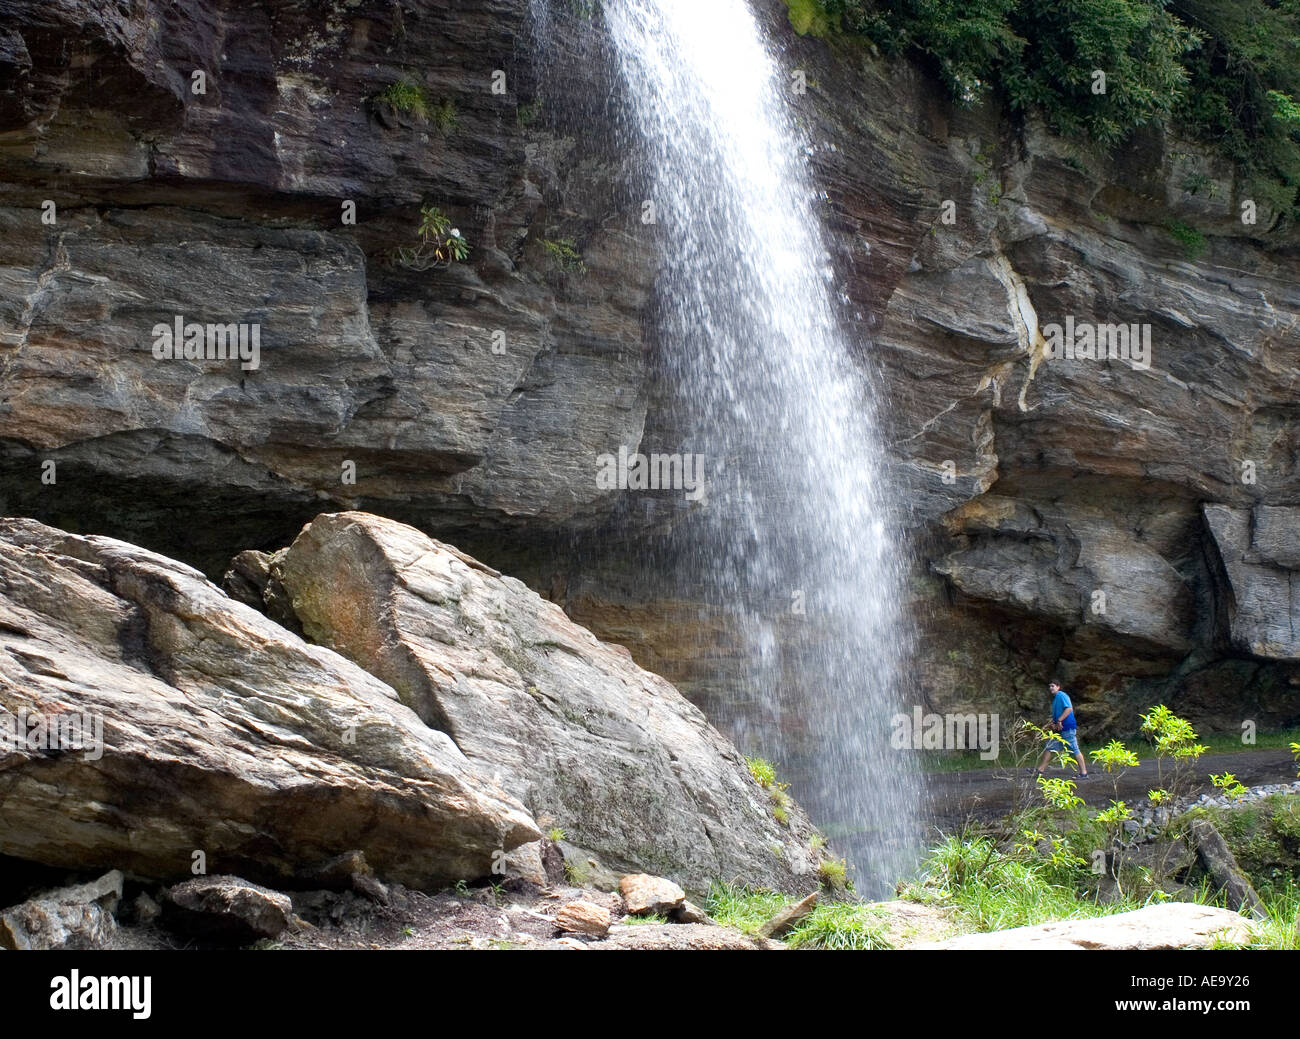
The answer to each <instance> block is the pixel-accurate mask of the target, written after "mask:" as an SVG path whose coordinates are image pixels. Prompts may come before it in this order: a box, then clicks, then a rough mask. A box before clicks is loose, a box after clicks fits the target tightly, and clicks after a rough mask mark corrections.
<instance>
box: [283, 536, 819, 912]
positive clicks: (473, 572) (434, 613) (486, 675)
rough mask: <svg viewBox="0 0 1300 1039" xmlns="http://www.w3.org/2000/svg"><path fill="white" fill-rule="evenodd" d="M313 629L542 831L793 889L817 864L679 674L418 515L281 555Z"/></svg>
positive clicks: (666, 869) (618, 862) (791, 816)
mask: <svg viewBox="0 0 1300 1039" xmlns="http://www.w3.org/2000/svg"><path fill="white" fill-rule="evenodd" d="M274 569H275V571H276V577H275V580H277V581H278V582H279V583H280V584H281V585H282V587H283V589H284V591H285V592H286V593H287V595H288V598H289V601H291V603H292V606H293V610H294V612H295V614H296V616H297V618H298V620H299V621H300V623H301V624H302V627H303V630H304V632H305V633H306V635H307V637H308V638H310V639H313V640H314V641H317V642H320V643H322V644H324V645H326V646H329V647H330V648H332V649H335V650H337V651H338V652H339V653H342V654H343V655H344V656H346V657H349V658H350V659H352V660H354V661H356V662H357V663H358V664H360V665H361V666H362V667H364V668H365V669H366V670H367V671H369V672H371V673H372V674H374V675H376V676H377V677H379V678H380V679H382V680H383V681H385V682H387V683H388V684H389V685H390V686H392V688H394V689H396V690H397V692H398V693H399V695H400V696H401V697H402V700H403V702H404V703H406V704H407V705H409V706H410V707H411V708H412V709H413V710H415V712H416V713H417V714H419V715H420V717H421V718H423V719H424V720H425V721H426V722H427V723H428V724H429V725H431V726H434V727H436V728H438V729H441V730H442V731H444V732H446V733H448V734H449V735H450V736H451V737H452V739H454V740H455V741H456V745H457V746H458V747H459V748H460V749H461V750H462V751H463V752H464V753H465V755H466V756H467V757H468V758H469V759H470V760H471V761H472V762H475V763H476V764H478V765H479V766H480V767H481V768H483V769H484V770H485V771H487V772H489V773H490V774H493V775H494V776H497V777H499V780H500V782H501V785H502V786H503V787H504V788H505V789H506V790H507V791H509V792H510V793H511V794H513V795H514V796H515V797H517V798H518V799H519V800H520V801H522V802H523V803H524V804H525V805H526V806H527V807H528V808H529V810H530V811H532V812H533V813H534V815H536V816H537V818H538V820H539V822H541V823H542V825H543V826H558V827H560V828H562V829H563V830H564V831H565V833H566V838H567V840H568V841H569V842H570V843H572V844H573V845H575V846H576V847H578V848H581V849H584V850H586V851H588V852H590V853H592V854H593V855H594V856H595V857H596V858H597V859H598V860H599V861H600V862H601V863H602V864H603V865H604V866H605V867H608V868H611V869H615V870H618V871H620V872H628V873H636V872H647V873H654V874H656V875H662V876H668V877H671V878H673V879H674V880H676V881H677V882H678V883H680V884H682V885H683V886H685V887H687V888H689V889H691V890H696V891H698V890H702V889H704V888H707V886H708V884H709V882H710V881H712V880H714V879H716V878H727V879H730V878H734V877H742V878H744V879H745V880H747V881H749V882H751V883H756V884H764V885H768V886H771V887H776V888H783V889H788V888H789V887H791V886H792V885H793V884H794V883H795V881H796V879H797V878H799V877H808V876H810V875H811V874H812V872H813V871H814V869H815V867H816V863H815V861H814V858H813V855H812V853H811V851H810V843H811V836H812V832H811V828H810V826H809V824H808V822H807V818H806V816H805V815H804V814H803V813H802V811H800V810H799V809H798V808H797V806H793V805H792V806H791V808H790V810H789V812H788V818H787V820H786V823H785V824H784V825H783V824H782V823H780V822H778V821H777V820H776V819H775V818H774V816H773V812H772V807H773V805H772V802H771V798H770V796H769V795H768V794H767V793H766V792H764V791H763V789H762V788H760V787H759V785H758V784H757V783H756V782H754V780H753V778H752V777H751V776H750V774H749V771H748V767H747V765H746V763H745V761H744V759H743V758H742V757H741V755H740V754H739V753H738V752H737V750H736V748H735V747H734V746H733V745H732V744H731V743H730V742H729V741H728V740H726V739H725V738H724V737H723V736H721V735H720V734H719V733H718V732H717V731H716V730H715V729H714V728H713V727H712V726H711V725H710V724H709V723H708V721H707V720H706V719H705V717H704V715H703V714H702V713H701V712H700V711H699V710H698V709H697V708H695V707H694V706H693V705H692V704H691V703H690V702H689V701H687V700H686V699H685V698H684V697H682V696H681V695H680V694H679V693H678V692H677V690H676V689H674V688H673V687H672V686H671V685H670V684H669V683H668V682H667V681H665V680H664V679H662V678H660V677H659V676H657V675H654V674H651V673H649V672H647V671H644V670H642V669H641V668H640V667H638V666H637V665H636V664H635V663H633V661H632V658H631V656H630V655H629V654H628V653H627V651H626V650H624V649H622V648H621V647H618V646H612V645H608V644H605V643H602V642H600V641H598V640H597V639H596V638H595V637H594V636H593V635H592V634H591V633H590V632H588V631H587V630H585V629H583V628H580V627H578V626H577V625H576V624H574V623H573V622H571V621H570V620H569V619H568V618H567V617H566V616H565V615H564V613H563V612H562V611H561V610H560V609H559V607H557V606H555V605H554V604H552V603H549V602H547V601H546V600H544V599H542V598H541V597H539V596H538V595H536V594H535V593H533V592H532V591H530V590H529V589H527V588H526V587H525V586H524V585H523V584H521V583H520V582H519V581H516V580H514V579H512V578H509V577H503V576H502V575H501V574H499V573H497V572H496V571H495V570H492V569H491V568H489V567H487V566H484V565H483V564H482V563H479V562H477V561H476V560H474V559H472V558H470V557H469V556H467V555H465V554H464V553H462V552H460V551H458V550H456V549H454V548H452V547H450V546H448V545H444V544H442V543H440V542H437V541H434V540H432V539H430V538H428V537H426V536H425V535H424V534H422V533H420V532H419V531H418V530H416V529H414V528H413V527H409V526H406V525H404V524H401V523H397V522H395V521H392V520H387V519H382V518H380V517H377V516H372V515H368V514H366V513H359V512H346V513H338V514H332V515H323V516H318V517H317V518H316V519H315V520H314V521H313V522H312V523H310V524H309V525H308V526H306V527H305V528H304V529H303V531H302V533H301V534H300V535H299V536H298V538H297V540H295V541H294V543H293V545H292V546H291V547H290V548H289V550H288V552H286V553H284V555H283V556H281V557H279V559H278V562H277V563H276V565H275V567H274Z"/></svg>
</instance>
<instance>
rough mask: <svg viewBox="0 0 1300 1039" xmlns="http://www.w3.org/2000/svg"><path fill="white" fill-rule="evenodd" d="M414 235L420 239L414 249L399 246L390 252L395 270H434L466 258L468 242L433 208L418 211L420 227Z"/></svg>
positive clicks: (422, 207) (446, 218) (427, 207)
mask: <svg viewBox="0 0 1300 1039" xmlns="http://www.w3.org/2000/svg"><path fill="white" fill-rule="evenodd" d="M416 234H417V235H418V236H419V239H420V240H419V242H418V243H417V244H416V245H412V246H401V245H399V246H398V247H397V248H396V249H394V250H393V254H392V260H393V263H394V264H395V265H397V266H398V267H405V268H406V269H407V270H412V271H427V270H434V269H436V268H439V267H450V266H451V265H452V264H453V263H463V262H464V261H465V259H466V258H467V257H468V256H469V242H467V241H466V240H465V238H464V236H463V235H462V234H461V233H460V229H459V228H456V227H452V226H451V220H450V219H449V218H448V217H447V216H446V215H444V214H443V212H442V210H441V209H439V208H438V207H437V206H430V205H425V206H421V207H420V226H419V228H418V229H417V231H416Z"/></svg>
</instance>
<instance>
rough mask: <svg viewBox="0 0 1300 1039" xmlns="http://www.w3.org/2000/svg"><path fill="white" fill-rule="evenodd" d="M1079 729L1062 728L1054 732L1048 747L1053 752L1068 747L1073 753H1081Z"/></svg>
mask: <svg viewBox="0 0 1300 1039" xmlns="http://www.w3.org/2000/svg"><path fill="white" fill-rule="evenodd" d="M1078 731H1079V730H1078V729H1077V728H1076V729H1062V730H1061V731H1060V732H1054V733H1052V740H1051V742H1050V743H1048V745H1047V749H1048V750H1050V751H1052V753H1054V754H1055V753H1058V752H1059V751H1063V750H1066V749H1068V750H1069V751H1070V753H1071V754H1078V753H1079V737H1078V735H1077V733H1078Z"/></svg>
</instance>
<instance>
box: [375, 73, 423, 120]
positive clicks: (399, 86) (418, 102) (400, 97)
mask: <svg viewBox="0 0 1300 1039" xmlns="http://www.w3.org/2000/svg"><path fill="white" fill-rule="evenodd" d="M375 100H376V101H379V102H381V103H383V104H386V105H391V106H392V107H393V108H394V109H395V110H396V111H398V112H405V113H408V114H410V115H413V116H415V117H416V118H417V119H424V120H427V119H428V118H429V92H428V91H427V90H425V89H424V87H422V86H420V84H419V83H413V82H411V80H409V79H401V80H398V81H397V82H396V83H390V84H389V85H388V86H386V87H385V88H384V89H383V90H381V91H380V92H379V93H378V94H376V95H375Z"/></svg>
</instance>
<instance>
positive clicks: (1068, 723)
mask: <svg viewBox="0 0 1300 1039" xmlns="http://www.w3.org/2000/svg"><path fill="white" fill-rule="evenodd" d="M1073 706H1074V704H1072V703H1070V697H1069V695H1068V694H1067V693H1066V691H1065V690H1064V689H1058V690H1057V691H1056V696H1055V697H1054V698H1053V699H1052V721H1054V722H1059V721H1061V715H1063V714H1064V713H1065V712H1066V711H1070V708H1071V707H1073ZM1078 727H1079V723H1078V722H1077V721H1076V720H1075V717H1074V712H1073V711H1070V717H1068V718H1066V719H1065V721H1063V722H1061V731H1062V732H1068V731H1069V730H1070V729H1077V728H1078Z"/></svg>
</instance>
